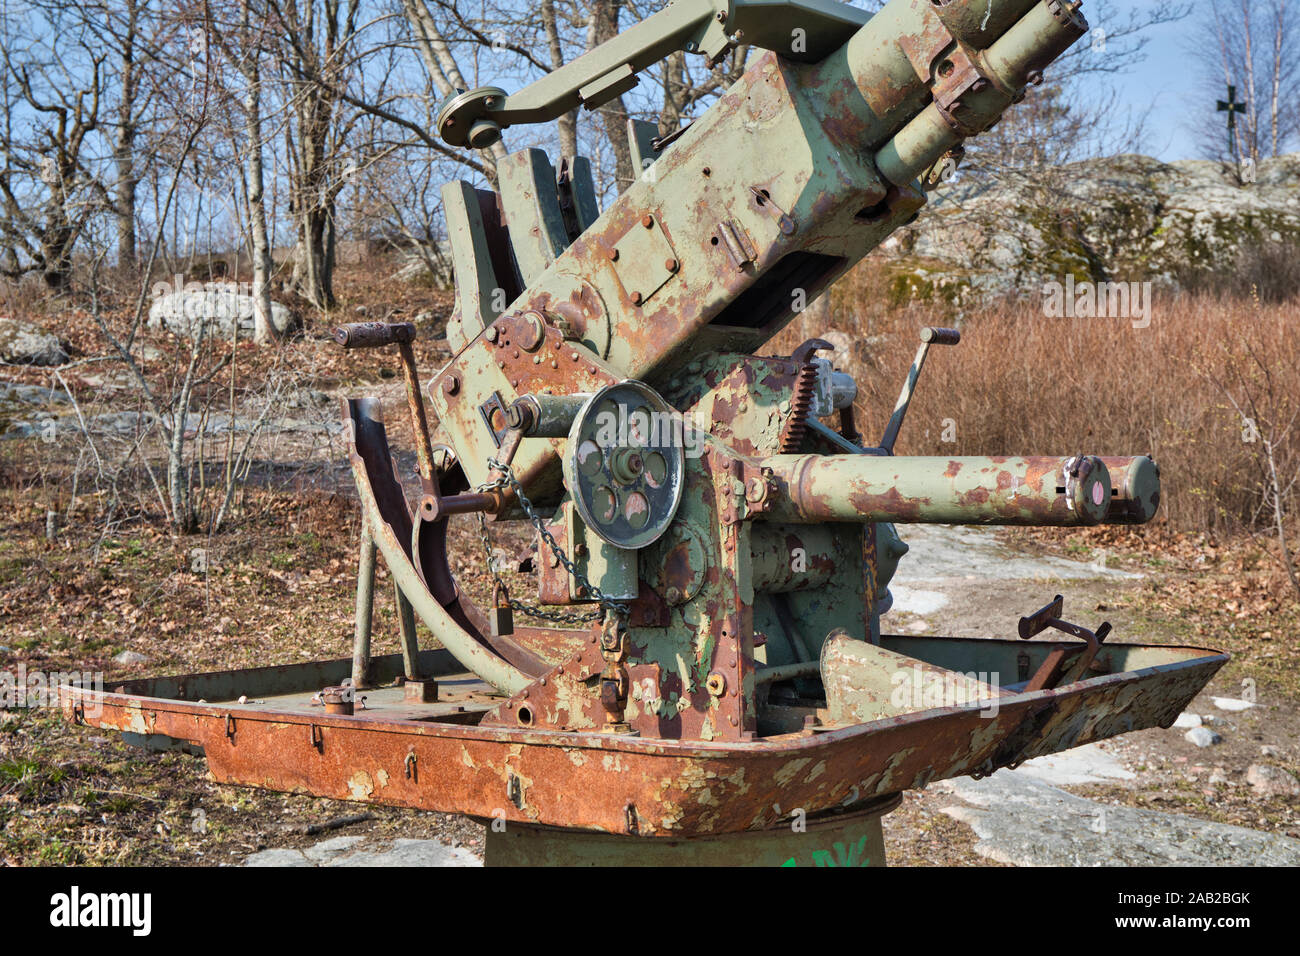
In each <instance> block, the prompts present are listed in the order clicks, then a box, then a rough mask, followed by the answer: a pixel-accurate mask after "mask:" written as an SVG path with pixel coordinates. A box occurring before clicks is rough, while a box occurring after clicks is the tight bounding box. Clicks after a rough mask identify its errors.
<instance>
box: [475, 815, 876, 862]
mask: <svg viewBox="0 0 1300 956" xmlns="http://www.w3.org/2000/svg"><path fill="white" fill-rule="evenodd" d="M897 805H898V800H897V799H896V798H895V799H890V800H886V801H877V802H876V803H875V804H874V805H872V806H870V807H868V808H866V809H856V810H854V811H851V812H844V811H840V812H833V813H827V814H820V815H814V816H811V817H809V816H807V815H806V814H803V813H802V812H797V813H796V814H795V816H794V819H793V820H791V822H790V823H787V824H784V825H782V826H780V827H777V828H774V829H770V830H749V831H744V832H741V833H728V834H726V835H723V836H714V837H695V838H693V839H685V840H646V839H643V838H639V837H636V836H615V835H612V834H605V833H590V832H587V831H582V830H567V829H561V828H558V827H540V826H529V825H527V824H523V825H520V824H516V823H511V824H505V823H504V821H502V820H499V819H496V820H494V819H485V820H483V821H482V822H483V824H484V827H485V830H484V832H485V834H486V837H487V839H486V840H485V843H484V850H483V862H484V865H486V866H492V867H513V866H527V867H537V866H565V867H575V866H577V867H586V866H617V867H629V866H636V867H643V866H653V867H688V866H691V867H697V866H710V867H714V866H726V867H738V866H743V867H798V866H814V867H827V866H838V867H868V866H885V865H886V864H885V840H884V832H883V829H882V827H881V823H880V821H881V819H882V818H883V817H884V815H885V814H886V813H888V812H889V811H890V810H892V809H894V807H896V806H897Z"/></svg>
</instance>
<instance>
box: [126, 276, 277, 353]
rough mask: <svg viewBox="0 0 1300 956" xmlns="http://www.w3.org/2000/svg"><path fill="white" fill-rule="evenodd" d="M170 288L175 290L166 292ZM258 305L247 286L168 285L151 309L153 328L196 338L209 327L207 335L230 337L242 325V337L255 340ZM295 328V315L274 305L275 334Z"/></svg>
mask: <svg viewBox="0 0 1300 956" xmlns="http://www.w3.org/2000/svg"><path fill="white" fill-rule="evenodd" d="M167 289H171V290H172V291H170V292H165V291H163V290H167ZM255 302H256V300H255V299H254V298H253V296H252V295H251V289H248V288H247V286H246V284H236V283H233V282H207V283H198V282H192V283H189V284H188V285H186V286H185V287H184V288H183V289H179V290H178V289H175V288H174V287H173V286H172V285H170V284H166V283H164V284H162V285H161V287H160V288H159V289H158V291H157V292H156V293H155V296H154V300H153V302H152V304H151V305H150V306H149V325H150V326H151V327H153V328H166V329H169V330H170V331H172V332H174V333H176V334H177V335H179V336H181V337H182V338H187V339H192V338H195V337H197V336H198V334H199V330H200V329H204V327H205V326H206V330H205V331H204V333H203V334H204V335H206V336H220V337H224V338H228V337H229V336H230V334H231V332H232V330H233V329H234V326H235V323H238V324H239V332H240V335H241V336H242V335H247V336H248V337H249V338H251V337H252V335H253V332H254V323H253V316H254V306H255ZM293 325H294V319H293V313H291V312H290V311H289V309H288V308H287V307H286V306H284V305H281V304H280V303H279V302H272V303H271V327H272V329H274V331H275V333H276V334H277V335H283V334H285V333H286V332H288V331H289V330H290V329H291V328H293Z"/></svg>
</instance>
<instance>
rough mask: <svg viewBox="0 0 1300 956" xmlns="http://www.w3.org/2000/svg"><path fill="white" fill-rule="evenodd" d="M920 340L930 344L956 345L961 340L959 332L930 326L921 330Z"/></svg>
mask: <svg viewBox="0 0 1300 956" xmlns="http://www.w3.org/2000/svg"><path fill="white" fill-rule="evenodd" d="M921 341H922V342H927V343H929V344H930V345H956V344H957V343H959V342H960V341H961V332H959V331H958V330H957V329H940V328H935V327H933V326H930V327H928V328H924V329H922V330H921Z"/></svg>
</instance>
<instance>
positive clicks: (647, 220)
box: [641, 213, 655, 229]
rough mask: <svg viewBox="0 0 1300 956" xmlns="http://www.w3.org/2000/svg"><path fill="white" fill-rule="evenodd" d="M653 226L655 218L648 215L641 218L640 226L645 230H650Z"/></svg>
mask: <svg viewBox="0 0 1300 956" xmlns="http://www.w3.org/2000/svg"><path fill="white" fill-rule="evenodd" d="M654 224H655V217H654V216H652V215H650V214H649V213H646V214H645V215H644V216H642V217H641V225H643V226H645V227H646V228H647V229H649V228H651V227H652V226H653V225H654Z"/></svg>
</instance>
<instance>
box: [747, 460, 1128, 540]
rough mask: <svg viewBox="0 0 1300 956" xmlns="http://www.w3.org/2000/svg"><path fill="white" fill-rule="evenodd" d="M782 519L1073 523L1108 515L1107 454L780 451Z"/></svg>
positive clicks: (774, 509) (775, 508) (777, 514)
mask: <svg viewBox="0 0 1300 956" xmlns="http://www.w3.org/2000/svg"><path fill="white" fill-rule="evenodd" d="M763 465H764V466H765V467H768V468H771V469H772V475H773V478H774V480H775V482H776V485H777V493H776V494H775V496H774V500H773V501H772V505H771V507H770V509H769V510H768V511H766V512H765V513H764V515H763V517H765V518H768V519H771V520H775V521H789V522H796V523H800V522H802V523H810V522H818V521H862V522H878V521H889V522H896V523H901V524H998V525H1041V526H1060V527H1071V526H1078V525H1095V524H1100V523H1101V522H1102V521H1103V520H1105V517H1106V512H1107V508H1108V507H1109V505H1110V498H1111V483H1110V472H1109V471H1108V470H1107V469H1106V466H1105V465H1104V464H1103V463H1102V461H1101V459H1100V458H1093V457H1082V456H1080V457H1075V458H903V457H877V456H872V455H777V456H775V457H772V458H768V459H766V460H765V461H764V462H763Z"/></svg>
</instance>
